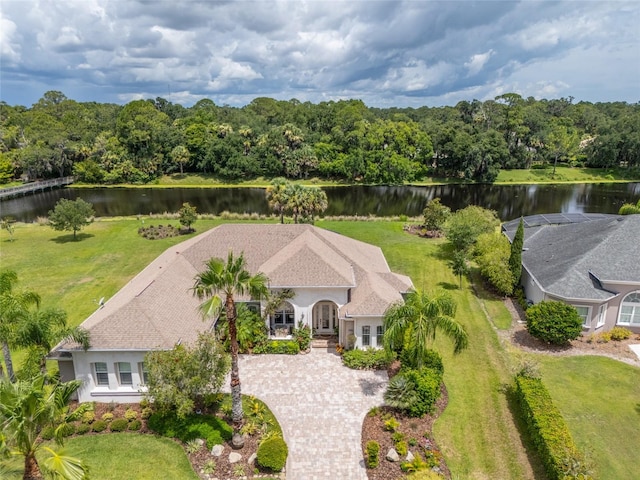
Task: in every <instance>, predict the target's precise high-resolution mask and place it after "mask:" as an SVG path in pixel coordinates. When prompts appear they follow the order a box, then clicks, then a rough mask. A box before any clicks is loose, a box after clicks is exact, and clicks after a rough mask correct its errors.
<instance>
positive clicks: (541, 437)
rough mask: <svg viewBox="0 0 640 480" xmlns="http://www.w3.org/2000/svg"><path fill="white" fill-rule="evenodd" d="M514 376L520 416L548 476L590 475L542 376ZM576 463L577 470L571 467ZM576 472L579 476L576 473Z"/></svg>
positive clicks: (557, 478) (554, 478) (556, 479)
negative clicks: (570, 469)
mask: <svg viewBox="0 0 640 480" xmlns="http://www.w3.org/2000/svg"><path fill="white" fill-rule="evenodd" d="M515 380H516V394H517V397H518V402H519V404H520V408H521V411H522V416H523V418H524V420H525V423H526V426H527V430H528V431H529V433H530V435H531V439H532V441H533V444H534V445H535V447H536V449H537V451H538V454H539V455H540V459H541V460H542V463H543V465H544V467H545V470H546V472H547V475H548V477H549V479H550V480H564V479H566V478H583V479H585V480H586V479H590V478H592V477H591V476H589V472H588V471H587V468H586V466H585V465H584V460H583V458H582V455H581V454H580V452H579V451H578V448H577V447H576V445H575V443H574V442H573V438H572V437H571V433H570V432H569V428H568V427H567V424H566V422H565V420H564V418H563V417H562V414H561V413H560V411H559V410H558V408H557V407H556V406H555V404H554V403H553V400H552V399H551V395H549V392H548V390H547V388H546V387H545V386H544V384H543V383H542V380H540V379H539V378H532V377H528V376H526V375H523V374H518V375H516V378H515ZM570 465H571V466H572V467H573V468H572V470H573V471H572V472H571V473H572V474H573V475H572V476H568V473H569V472H568V468H569V466H570ZM576 465H579V467H578V471H575V466H576ZM580 474H582V475H583V476H582V477H577V475H580Z"/></svg>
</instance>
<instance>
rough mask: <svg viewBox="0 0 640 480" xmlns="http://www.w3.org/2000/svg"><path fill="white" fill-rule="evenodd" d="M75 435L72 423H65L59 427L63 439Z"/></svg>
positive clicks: (74, 427)
mask: <svg viewBox="0 0 640 480" xmlns="http://www.w3.org/2000/svg"><path fill="white" fill-rule="evenodd" d="M74 433H76V426H75V425H74V424H73V423H65V424H63V425H61V426H60V434H61V435H62V436H63V437H70V436H71V435H73V434H74Z"/></svg>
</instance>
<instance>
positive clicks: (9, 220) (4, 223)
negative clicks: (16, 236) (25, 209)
mask: <svg viewBox="0 0 640 480" xmlns="http://www.w3.org/2000/svg"><path fill="white" fill-rule="evenodd" d="M14 223H16V220H15V218H13V217H5V218H3V219H2V220H0V227H2V229H3V230H6V231H7V233H8V234H9V241H10V242H13V231H14V230H15V227H14V225H13V224H14Z"/></svg>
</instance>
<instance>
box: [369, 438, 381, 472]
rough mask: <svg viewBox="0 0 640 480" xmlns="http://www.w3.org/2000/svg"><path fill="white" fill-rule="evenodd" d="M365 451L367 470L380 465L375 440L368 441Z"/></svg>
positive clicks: (378, 448) (378, 445) (378, 449)
mask: <svg viewBox="0 0 640 480" xmlns="http://www.w3.org/2000/svg"><path fill="white" fill-rule="evenodd" d="M366 449H367V468H376V467H377V466H378V464H379V463H380V444H379V443H378V442H376V441H375V440H369V441H368V442H367V445H366Z"/></svg>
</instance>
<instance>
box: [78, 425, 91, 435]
mask: <svg viewBox="0 0 640 480" xmlns="http://www.w3.org/2000/svg"><path fill="white" fill-rule="evenodd" d="M89 431H91V425H89V424H88V423H79V424H78V426H77V427H76V434H78V435H84V434H85V433H87V432H89Z"/></svg>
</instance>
